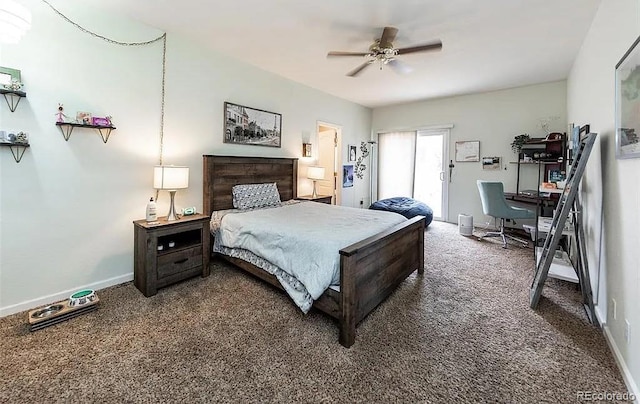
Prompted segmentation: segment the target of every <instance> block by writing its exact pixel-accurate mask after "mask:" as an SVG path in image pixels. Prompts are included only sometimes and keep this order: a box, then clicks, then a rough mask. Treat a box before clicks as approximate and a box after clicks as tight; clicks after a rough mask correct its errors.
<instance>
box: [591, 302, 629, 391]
mask: <svg viewBox="0 0 640 404" xmlns="http://www.w3.org/2000/svg"><path fill="white" fill-rule="evenodd" d="M596 313H597V311H596ZM602 330H603V332H604V339H605V340H606V341H607V344H608V345H609V349H610V350H611V352H612V353H613V357H614V358H615V360H616V364H617V365H618V369H620V373H622V379H624V383H625V384H626V385H627V389H628V390H629V393H630V394H633V395H634V396H635V400H634V402H635V403H637V402H638V399H639V398H640V392H639V391H638V385H637V384H636V382H635V380H633V376H632V375H631V372H630V371H629V368H628V367H627V363H626V362H625V361H624V358H623V357H622V353H620V350H619V349H618V345H616V341H615V340H614V339H613V335H611V331H609V327H608V326H607V325H603V326H602Z"/></svg>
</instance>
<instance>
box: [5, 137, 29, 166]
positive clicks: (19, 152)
mask: <svg viewBox="0 0 640 404" xmlns="http://www.w3.org/2000/svg"><path fill="white" fill-rule="evenodd" d="M0 146H4V147H9V148H10V149H11V154H13V159H14V160H15V161H16V163H19V162H20V160H22V156H23V155H24V152H25V150H27V147H30V145H29V143H17V142H14V143H0Z"/></svg>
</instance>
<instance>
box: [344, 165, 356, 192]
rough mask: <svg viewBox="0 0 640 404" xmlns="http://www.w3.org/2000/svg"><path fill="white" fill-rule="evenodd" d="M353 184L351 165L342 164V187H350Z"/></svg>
mask: <svg viewBox="0 0 640 404" xmlns="http://www.w3.org/2000/svg"><path fill="white" fill-rule="evenodd" d="M352 186H353V165H352V164H349V165H345V166H342V188H351V187H352Z"/></svg>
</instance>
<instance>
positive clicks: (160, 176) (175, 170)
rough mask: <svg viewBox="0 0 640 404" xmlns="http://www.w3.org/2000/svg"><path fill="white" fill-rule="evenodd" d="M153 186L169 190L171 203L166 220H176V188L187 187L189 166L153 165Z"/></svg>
mask: <svg viewBox="0 0 640 404" xmlns="http://www.w3.org/2000/svg"><path fill="white" fill-rule="evenodd" d="M153 187H154V188H155V189H163V190H165V191H169V194H170V195H171V205H170V206H169V213H168V214H167V221H172V220H176V219H177V217H176V208H175V204H174V199H175V196H176V191H177V190H178V189H185V188H188V187H189V167H182V166H155V167H154V168H153Z"/></svg>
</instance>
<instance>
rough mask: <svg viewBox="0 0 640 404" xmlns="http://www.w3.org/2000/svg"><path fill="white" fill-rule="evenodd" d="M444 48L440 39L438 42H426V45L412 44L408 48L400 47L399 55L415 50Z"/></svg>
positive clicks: (423, 50)
mask: <svg viewBox="0 0 640 404" xmlns="http://www.w3.org/2000/svg"><path fill="white" fill-rule="evenodd" d="M440 49H442V42H440V41H438V42H434V43H431V44H426V45H418V46H411V47H408V48H400V49H398V55H406V54H407V53H413V52H425V51H436V50H440Z"/></svg>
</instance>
